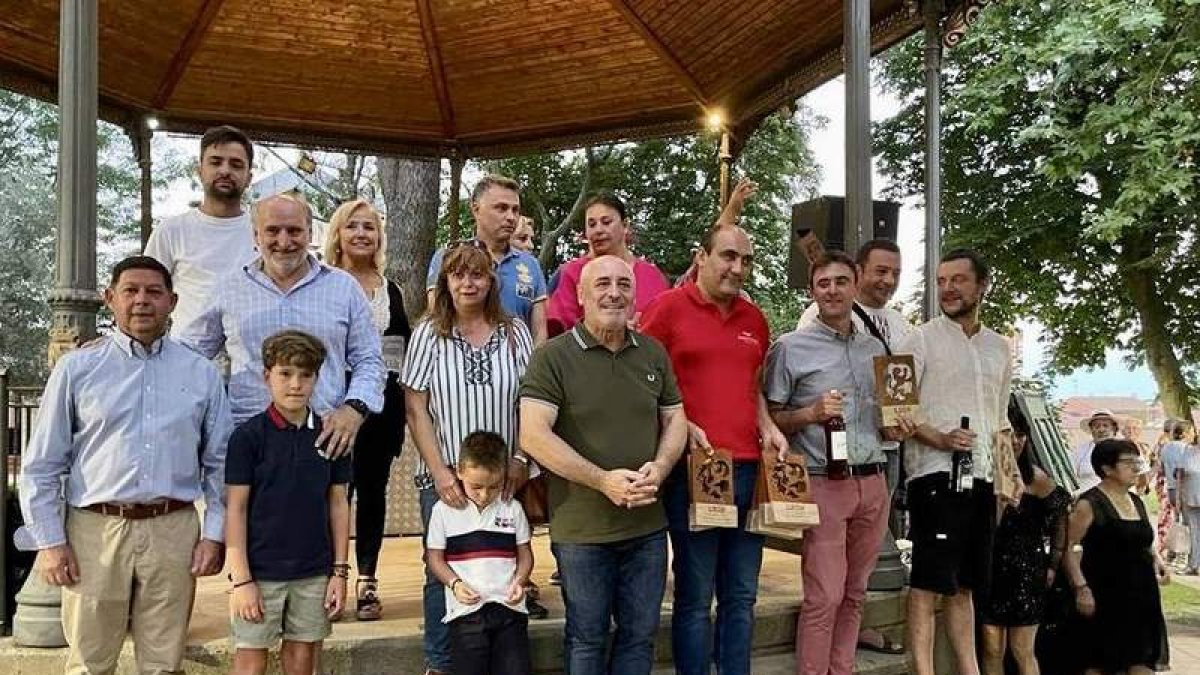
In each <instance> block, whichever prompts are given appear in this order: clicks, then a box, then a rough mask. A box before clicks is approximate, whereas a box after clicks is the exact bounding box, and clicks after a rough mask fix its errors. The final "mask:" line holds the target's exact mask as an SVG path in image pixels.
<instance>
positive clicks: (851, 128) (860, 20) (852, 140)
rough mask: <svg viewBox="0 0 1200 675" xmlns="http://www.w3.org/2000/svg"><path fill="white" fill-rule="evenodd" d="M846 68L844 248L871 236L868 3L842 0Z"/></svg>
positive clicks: (866, 0)
mask: <svg viewBox="0 0 1200 675" xmlns="http://www.w3.org/2000/svg"><path fill="white" fill-rule="evenodd" d="M842 14H843V34H844V35H845V44H844V50H843V53H844V55H843V61H844V63H843V65H844V66H845V70H846V240H845V241H846V251H847V252H849V253H850V255H854V252H855V251H856V250H858V247H859V245H860V244H862V243H863V242H865V241H868V240H869V239H871V238H872V237H873V236H874V228H873V226H872V225H873V223H874V214H873V213H872V211H871V68H870V64H871V3H870V0H843V2H842Z"/></svg>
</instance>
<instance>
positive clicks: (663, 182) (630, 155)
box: [481, 110, 821, 331]
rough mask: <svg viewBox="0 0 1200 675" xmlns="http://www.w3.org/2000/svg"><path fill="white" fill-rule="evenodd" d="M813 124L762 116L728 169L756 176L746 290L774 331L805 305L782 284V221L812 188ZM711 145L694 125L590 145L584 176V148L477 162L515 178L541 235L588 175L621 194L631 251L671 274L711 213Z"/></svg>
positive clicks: (801, 118)
mask: <svg viewBox="0 0 1200 675" xmlns="http://www.w3.org/2000/svg"><path fill="white" fill-rule="evenodd" d="M820 125H821V121H820V120H818V119H816V118H815V117H813V116H812V115H811V113H809V112H808V111H805V110H802V111H801V112H800V113H798V114H797V115H795V116H793V117H791V118H789V117H785V116H782V115H772V116H770V117H768V118H767V119H766V120H765V121H764V122H763V123H762V125H761V126H760V127H759V128H758V130H757V131H756V132H755V133H754V134H752V135H751V136H750V138H749V139H747V141H746V147H745V149H744V150H743V152H742V154H741V157H740V158H739V159H738V163H737V166H736V170H735V182H736V177H737V176H747V177H749V178H751V179H752V180H754V181H756V182H757V183H758V185H759V191H758V193H757V195H755V196H754V197H753V198H752V199H751V200H750V203H749V204H748V206H747V207H746V210H745V213H743V216H742V225H743V226H744V227H745V228H746V229H747V230H748V231H749V232H750V234H751V236H752V237H753V238H754V242H755V256H756V258H757V262H756V264H755V271H754V275H753V277H752V280H751V282H750V284H749V291H750V293H751V294H752V295H753V296H754V298H755V300H756V301H757V302H758V303H759V304H760V305H761V306H762V308H763V310H764V312H766V313H767V315H768V318H769V319H770V320H771V325H772V329H773V330H775V331H782V330H790V329H791V328H792V327H794V326H795V322H796V318H797V316H798V315H799V312H800V311H801V310H802V309H803V305H802V304H801V302H802V298H801V297H800V295H799V293H798V292H797V291H794V290H791V289H788V288H786V280H787V271H786V266H787V254H788V229H789V228H788V223H789V221H790V218H791V204H792V203H793V202H796V201H802V200H805V199H809V198H811V197H812V196H813V195H815V193H816V188H817V184H818V182H819V173H820V172H819V168H818V167H817V164H816V162H815V161H814V159H813V157H812V154H811V151H810V149H809V146H808V136H809V134H810V133H812V132H813V131H814V130H816V129H817V128H819V127H820ZM717 146H718V142H717V139H716V138H715V137H714V136H712V135H699V136H686V137H679V138H670V139H659V140H651V141H644V142H640V143H628V144H621V145H617V146H612V147H607V148H597V149H595V150H594V151H593V157H594V158H595V161H594V163H593V165H592V168H591V173H590V176H587V174H588V162H587V158H586V155H585V153H584V152H582V151H571V152H562V153H556V154H548V155H533V156H527V157H519V158H515V159H509V160H498V161H491V162H485V163H483V165H482V167H481V168H482V169H483V170H485V171H491V172H496V173H501V174H504V175H508V176H511V177H513V178H516V179H517V180H518V181H520V182H521V184H522V186H523V203H522V208H523V210H524V211H525V212H526V213H527V214H528V215H530V216H532V217H533V218H534V219H535V220H536V221H537V226H538V230H539V231H538V236H539V239H540V238H541V236H542V234H543V232H545V231H546V230H547V229H553V228H554V227H555V226H556V225H558V224H559V223H560V222H562V221H563V219H565V218H567V217H568V216H569V215H571V213H572V207H573V205H574V204H575V202H576V200H577V198H578V196H579V193H580V186H581V185H582V184H583V183H584V181H585V176H587V178H586V179H587V180H588V187H589V189H590V190H610V191H612V192H614V193H616V194H617V195H618V196H620V197H621V198H622V199H623V200H624V201H625V202H626V204H627V206H628V208H629V217H630V220H631V221H632V223H633V227H634V229H635V241H634V246H633V248H634V250H635V252H636V253H637V254H638V255H640V256H644V257H645V258H647V259H649V260H652V261H654V263H655V264H657V265H658V266H659V267H661V268H662V269H663V271H664V272H666V273H667V274H668V275H670V276H672V277H674V276H676V275H679V274H682V273H683V272H684V271H685V270H686V269H687V268H688V266H689V265H690V264H691V260H692V252H693V251H694V250H695V249H696V248H697V247H698V246H699V242H700V238H701V236H702V235H703V233H704V231H705V230H706V229H707V228H708V227H709V226H711V225H712V224H713V222H715V220H716V218H717V213H718V211H719V209H718V208H717V201H718V191H719V187H720V175H719V166H718V162H717ZM582 228H583V224H582V218H581V217H579V214H576V218H574V219H572V223H571V227H570V232H569V233H568V234H567V235H566V236H565V237H563V239H562V240H560V241H559V242H557V246H556V248H555V251H554V254H553V255H552V256H551V259H552V264H551V265H548V266H547V268H548V269H547V270H546V272H547V274H550V273H552V272H553V269H554V268H555V267H557V265H558V264H560V263H562V262H564V261H565V260H568V259H570V258H573V257H575V256H577V255H580V254H581V253H582V252H583V251H584V245H582V244H581V243H580V240H581V236H582Z"/></svg>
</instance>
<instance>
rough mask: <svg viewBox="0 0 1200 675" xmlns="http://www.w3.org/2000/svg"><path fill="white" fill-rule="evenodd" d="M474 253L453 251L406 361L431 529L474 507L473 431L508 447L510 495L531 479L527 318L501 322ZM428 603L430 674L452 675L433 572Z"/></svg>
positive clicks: (490, 279)
mask: <svg viewBox="0 0 1200 675" xmlns="http://www.w3.org/2000/svg"><path fill="white" fill-rule="evenodd" d="M476 244H477V242H474V241H467V242H463V243H460V244H458V245H456V246H452V247H451V248H450V249H448V251H447V253H446V255H445V257H444V260H443V262H442V268H441V270H440V271H439V272H438V277H437V285H436V286H435V288H434V291H433V303H432V305H431V306H430V308H429V312H428V314H427V315H426V316H425V318H424V319H422V320H421V322H420V323H419V324H418V325H417V327H416V328H415V329H414V330H413V336H412V340H411V342H410V343H409V347H408V352H407V354H406V355H405V361H404V375H403V382H404V387H405V392H406V395H405V407H406V409H407V411H408V424H409V429H410V430H411V431H412V436H413V442H414V443H415V444H416V446H417V450H418V452H419V453H420V456H421V458H420V459H421V461H420V463H419V464H418V466H417V475H416V478H415V482H416V485H417V488H418V490H419V493H420V504H421V519H422V521H423V523H424V524H425V525H426V526H428V524H429V516H430V513H431V512H432V511H433V506H434V504H436V503H437V502H438V500H441V501H443V502H445V503H446V504H447V505H449V506H452V507H454V508H462V507H464V506H466V504H467V500H466V495H465V494H464V493H463V489H462V486H461V485H459V482H458V479H457V477H456V476H455V472H454V467H455V464H457V462H458V449H459V446H460V445H461V444H462V441H463V439H464V438H466V437H467V435H468V434H470V433H471V432H474V431H491V432H495V433H497V434H499V435H500V436H501V437H502V438H503V439H504V440H505V442H506V443H507V444H508V447H509V452H510V456H511V458H512V459H511V461H510V465H509V469H508V474H509V479H510V481H511V484H510V485H509V486H508V490H507V493H508V494H512V493H513V492H515V490H516V489H518V488H519V487H520V485H521V484H523V483H524V481H525V480H526V479H527V478H528V460H526V459H525V457H524V456H523V455H521V454H520V453H518V452H515V450H516V439H517V388H518V386H519V384H520V380H521V376H522V375H524V374H525V367H526V365H527V364H528V363H529V355H530V352H531V351H532V350H533V338H532V337H531V336H530V333H529V329H528V328H527V327H526V326H525V324H524V323H523V322H522V321H521V320H520V319H517V318H513V317H510V316H508V315H507V314H505V313H504V310H503V309H502V308H501V305H500V293H499V287H498V285H497V280H496V275H495V272H494V265H493V263H492V258H491V256H490V255H489V254H488V252H487V251H486V250H485V249H483V248H481V247H479V246H477V245H476ZM424 601H425V602H424V604H425V607H424V609H425V660H426V662H427V668H428V671H427V672H434V673H436V672H446V671H448V670H449V661H450V648H449V637H450V636H449V630H448V628H447V627H446V626H445V624H443V623H442V617H443V616H444V614H445V611H446V608H445V596H444V594H443V590H442V584H441V582H439V581H438V580H437V579H436V578H435V577H434V576H433V575H432V574H431V573H429V570H428V567H426V576H425V598H424Z"/></svg>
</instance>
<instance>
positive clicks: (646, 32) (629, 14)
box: [609, 0, 710, 109]
mask: <svg viewBox="0 0 1200 675" xmlns="http://www.w3.org/2000/svg"><path fill="white" fill-rule="evenodd" d="M609 4H611V5H612V6H613V9H616V10H617V11H618V12H620V13H621V16H622V17H624V18H625V22H626V23H628V24H629V25H630V26H631V27H633V29H634V30H636V31H637V32H638V34H639V35H641V36H642V39H643V40H645V41H646V44H647V45H649V47H650V48H651V49H653V50H654V51H655V53H657V54H658V57H659V58H660V59H662V61H663V63H665V64H666V65H667V67H668V68H670V69H671V72H672V73H674V74H675V78H676V79H677V80H679V83H680V84H682V85H683V87H684V88H685V89H687V90H688V93H690V94H691V95H692V98H694V99H696V103H698V104H699V105H700V107H702V108H705V109H707V108H708V107H709V103H710V101H709V100H708V95H707V94H706V93H705V92H704V87H701V86H700V82H699V81H698V80H697V79H696V78H695V76H693V75H692V73H691V72H690V71H689V70H688V69H687V66H685V65H683V61H680V60H679V57H678V56H676V55H675V52H672V51H671V49H670V48H669V47H667V45H666V43H664V42H663V41H662V38H660V37H658V34H657V33H655V32H654V29H653V28H651V27H650V26H649V25H647V24H646V22H645V21H643V20H642V17H640V16H638V15H637V12H635V11H633V8H632V7H630V6H629V3H628V2H625V0H609Z"/></svg>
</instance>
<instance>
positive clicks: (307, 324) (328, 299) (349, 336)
mask: <svg viewBox="0 0 1200 675" xmlns="http://www.w3.org/2000/svg"><path fill="white" fill-rule="evenodd" d="M308 264H309V269H308V273H307V274H305V275H304V278H302V279H301V280H300V281H298V282H297V283H296V284H295V285H294V286H292V287H291V288H289V289H288V290H286V291H284V290H280V288H279V287H278V286H277V285H276V284H275V282H274V281H272V280H271V278H270V277H268V276H267V275H266V274H265V273H264V272H263V270H262V258H256V259H255V260H254V262H252V263H250V264H249V265H246V266H244V267H242V268H241V269H239V270H237V271H235V272H233V273H232V274H230V275H228V276H226V277H224V278H223V279H222V280H221V281H220V282H218V283H217V286H216V288H215V289H214V291H213V295H212V298H211V300H210V302H209V305H208V307H207V308H206V309H205V310H204V311H203V312H201V314H200V317H199V318H197V319H196V321H195V322H193V323H192V329H191V330H189V331H188V332H187V333H185V334H184V335H181V336H180V339H181V340H182V341H183V342H185V343H186V344H187V345H188V346H190V347H192V348H193V349H195V350H197V351H199V352H200V353H201V354H203V355H205V356H207V357H208V358H212V357H214V356H216V355H217V353H218V352H220V351H221V347H222V346H224V347H225V348H226V350H227V351H228V352H229V360H230V366H231V367H230V377H229V403H230V406H231V408H232V409H233V421H234V423H235V424H241V423H242V422H245V421H246V420H248V419H250V418H251V417H254V416H255V415H257V414H258V413H260V412H262V411H263V410H265V409H266V408H267V405H268V404H270V403H271V396H270V393H269V392H268V391H267V383H266V380H265V379H264V377H263V362H262V345H263V342H265V341H266V339H267V338H269V337H271V336H272V335H274V334H275V333H278V332H279V331H282V330H286V329H293V330H301V331H304V332H306V333H309V334H311V335H313V336H315V337H317V338H318V339H320V340H321V342H322V343H324V344H325V349H326V351H327V354H326V357H325V363H324V364H323V365H322V366H321V372H320V373H319V374H318V376H317V384H316V388H315V389H314V391H313V397H312V400H311V401H310V402H309V406H310V407H311V408H312V409H313V410H314V411H315V412H316V413H317V414H318V415H324V414H325V413H327V412H329V411H331V410H333V409H335V408H337V407H338V406H340V405H341V404H342V403H343V402H344V401H346V400H347V399H352V398H353V399H358V400H360V401H362V402H363V403H366V404H367V407H368V408H370V409H371V411H372V412H379V411H381V410H382V409H383V378H384V366H383V348H382V346H381V343H380V341H379V332H378V331H376V330H375V326H374V324H372V323H371V306H370V305H369V304H368V303H367V297H366V294H365V293H363V290H362V287H361V286H359V285H358V282H357V281H355V280H354V277H352V276H350V275H349V274H347V273H346V272H343V271H342V270H339V269H336V268H333V267H330V266H328V265H325V264H323V263H321V262H320V261H318V260H317V259H316V257H314V256H312V255H311V254H310V255H309V256H308ZM346 373H350V377H349V384H348V385H347V377H346Z"/></svg>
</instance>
